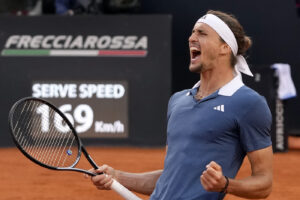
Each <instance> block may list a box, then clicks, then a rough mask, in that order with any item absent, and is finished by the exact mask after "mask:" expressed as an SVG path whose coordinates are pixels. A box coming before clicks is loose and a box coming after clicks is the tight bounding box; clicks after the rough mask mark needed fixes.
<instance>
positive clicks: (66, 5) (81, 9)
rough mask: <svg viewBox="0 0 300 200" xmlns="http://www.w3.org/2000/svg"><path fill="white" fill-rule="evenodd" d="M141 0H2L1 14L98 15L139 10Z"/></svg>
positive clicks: (0, 5)
mask: <svg viewBox="0 0 300 200" xmlns="http://www.w3.org/2000/svg"><path fill="white" fill-rule="evenodd" d="M139 9H140V1H139V0H1V1H0V14H1V15H17V16H38V15H49V14H50V15H51V14H57V15H70V16H72V15H82V14H91V15H98V14H103V13H135V12H139Z"/></svg>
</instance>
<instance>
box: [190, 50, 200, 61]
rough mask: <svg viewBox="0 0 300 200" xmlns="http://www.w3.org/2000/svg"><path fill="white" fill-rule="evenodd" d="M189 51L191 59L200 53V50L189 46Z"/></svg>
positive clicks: (194, 58)
mask: <svg viewBox="0 0 300 200" xmlns="http://www.w3.org/2000/svg"><path fill="white" fill-rule="evenodd" d="M190 52H191V59H192V60H196V59H197V58H198V57H199V56H200V55H201V51H200V50H199V49H196V48H191V50H190Z"/></svg>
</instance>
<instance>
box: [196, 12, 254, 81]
mask: <svg viewBox="0 0 300 200" xmlns="http://www.w3.org/2000/svg"><path fill="white" fill-rule="evenodd" d="M197 23H205V24H207V25H209V26H210V27H211V28H212V29H214V30H215V31H216V32H217V33H218V34H219V36H220V37H221V38H222V39H223V40H224V41H225V42H226V43H227V44H228V46H230V48H231V51H232V53H233V55H234V56H236V59H237V63H236V65H235V66H234V68H235V70H236V72H237V73H239V72H242V73H244V74H246V75H248V76H253V74H252V72H251V71H250V69H249V66H248V64H247V62H246V60H245V58H244V57H243V56H242V55H237V53H238V44H237V41H236V39H235V36H234V34H233V32H232V31H231V29H230V28H229V27H228V26H227V24H226V23H225V22H224V21H223V20H221V19H220V18H219V17H217V16H215V15H213V14H206V15H204V16H203V17H201V18H200V19H198V21H197Z"/></svg>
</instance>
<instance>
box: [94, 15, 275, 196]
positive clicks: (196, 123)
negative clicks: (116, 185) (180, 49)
mask: <svg viewBox="0 0 300 200" xmlns="http://www.w3.org/2000/svg"><path fill="white" fill-rule="evenodd" d="M188 41H189V47H190V59H191V61H190V66H189V69H190V71H191V72H194V73H198V74H199V75H200V80H201V82H200V81H199V82H198V83H197V84H196V85H195V86H194V87H193V88H192V89H188V90H184V91H181V92H177V93H175V94H174V95H173V96H172V97H171V98H170V101H169V105H168V116H167V117H168V127H167V154H166V158H165V163H164V169H163V170H158V171H153V172H146V173H139V174H138V173H127V172H123V171H119V170H115V169H113V168H112V167H110V166H107V165H103V166H101V167H100V168H99V169H98V170H97V172H104V173H106V174H107V175H108V176H105V175H98V176H95V177H92V178H91V180H92V182H93V184H95V185H96V187H97V188H99V189H109V188H110V185H111V183H112V179H111V178H112V177H113V178H115V179H117V180H118V181H119V182H120V183H121V184H123V185H124V186H125V187H127V188H128V189H130V190H133V191H136V192H139V193H143V194H149V195H150V194H151V197H150V199H151V200H196V199H197V200H199V199H200V200H217V199H223V198H224V196H225V194H226V193H228V194H233V195H236V196H239V197H243V198H266V197H267V196H268V195H269V194H270V192H271V189H272V156H273V152H272V147H271V139H270V127H271V113H270V110H269V108H268V105H267V103H266V101H265V99H264V98H263V97H262V96H260V95H259V94H257V93H256V92H255V91H253V90H252V89H250V88H248V87H247V86H245V85H244V84H243V82H242V76H241V73H244V74H246V75H249V76H252V73H251V71H250V69H249V67H248V65H247V62H246V61H245V59H244V57H243V55H244V54H245V52H246V51H247V50H248V48H249V47H250V46H251V40H250V38H249V37H248V36H246V35H245V32H244V30H243V27H242V26H241V25H240V23H239V22H238V21H237V19H236V18H235V17H234V16H232V15H229V14H226V13H223V12H219V11H208V12H207V14H206V15H205V16H203V17H201V18H200V19H199V20H198V21H197V22H196V24H195V26H194V28H193V30H192V33H191V36H190V37H189V40H188ZM245 156H247V158H248V160H249V161H250V164H251V170H252V173H251V175H250V176H249V177H246V178H242V179H235V176H236V174H237V172H238V170H239V169H240V166H241V164H242V162H243V159H244V157H245Z"/></svg>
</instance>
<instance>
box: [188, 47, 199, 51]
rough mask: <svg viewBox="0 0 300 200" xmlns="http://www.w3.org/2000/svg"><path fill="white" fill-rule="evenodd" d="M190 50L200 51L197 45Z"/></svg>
mask: <svg viewBox="0 0 300 200" xmlns="http://www.w3.org/2000/svg"><path fill="white" fill-rule="evenodd" d="M190 50H191V51H199V49H197V48H196V47H191V48H190Z"/></svg>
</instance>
